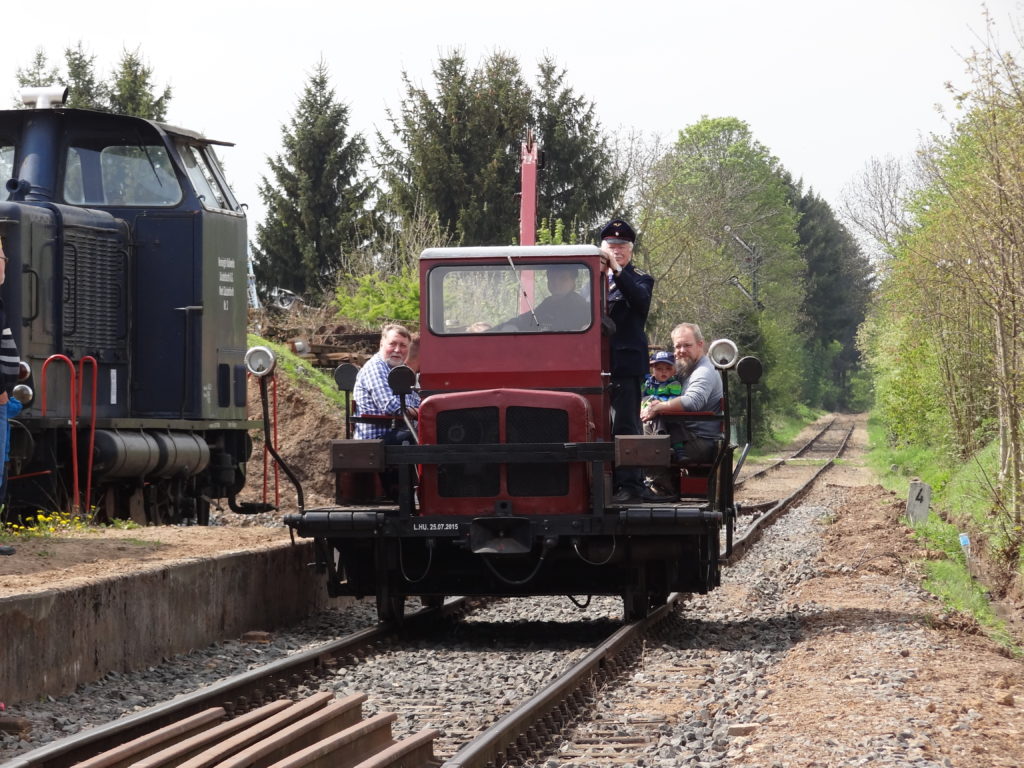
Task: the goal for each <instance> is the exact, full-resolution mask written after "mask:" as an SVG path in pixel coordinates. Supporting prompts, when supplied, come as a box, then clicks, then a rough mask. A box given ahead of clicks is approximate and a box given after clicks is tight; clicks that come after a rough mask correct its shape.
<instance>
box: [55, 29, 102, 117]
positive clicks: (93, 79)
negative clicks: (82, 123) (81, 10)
mask: <svg viewBox="0 0 1024 768" xmlns="http://www.w3.org/2000/svg"><path fill="white" fill-rule="evenodd" d="M64 63H65V66H66V68H67V77H66V78H65V81H64V82H65V83H67V86H68V98H67V101H66V102H65V106H68V107H71V108H73V109H98V110H106V109H108V105H109V103H110V101H109V96H108V94H107V86H106V84H105V83H103V82H102V81H101V80H100V79H99V78H98V77H97V75H96V57H95V56H94V55H90V54H88V53H86V52H85V48H84V47H83V46H82V41H81V40H79V41H78V44H77V45H76V46H75V47H74V48H66V49H64Z"/></svg>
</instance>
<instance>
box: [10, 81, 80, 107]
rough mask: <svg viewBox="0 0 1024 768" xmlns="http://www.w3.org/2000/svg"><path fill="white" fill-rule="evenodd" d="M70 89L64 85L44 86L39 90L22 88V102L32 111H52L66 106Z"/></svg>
mask: <svg viewBox="0 0 1024 768" xmlns="http://www.w3.org/2000/svg"><path fill="white" fill-rule="evenodd" d="M67 97H68V89H67V87H66V86H63V85H44V86H41V87H39V88H22V89H21V100H22V102H23V103H24V104H26V105H28V106H29V107H31V108H32V109H51V108H52V107H59V106H61V105H63V104H64V101H65V100H66V99H67Z"/></svg>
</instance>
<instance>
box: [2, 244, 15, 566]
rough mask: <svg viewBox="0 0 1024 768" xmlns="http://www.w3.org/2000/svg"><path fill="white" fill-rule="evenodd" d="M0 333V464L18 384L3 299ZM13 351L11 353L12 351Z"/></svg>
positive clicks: (7, 552)
mask: <svg viewBox="0 0 1024 768" xmlns="http://www.w3.org/2000/svg"><path fill="white" fill-rule="evenodd" d="M6 277H7V256H6V255H5V254H4V246H3V242H2V241H0V285H3V282H4V280H5V279H6ZM0 331H2V332H3V340H2V342H0V462H4V461H5V457H6V455H7V439H8V432H7V403H8V401H9V400H10V397H11V389H12V388H13V387H14V385H15V384H17V383H18V350H17V347H15V346H14V337H13V336H11V332H10V331H9V330H7V313H6V311H5V309H4V302H3V299H2V298H0ZM12 350H13V351H12ZM0 473H6V467H5V466H4V465H3V464H2V463H0ZM6 490H7V483H6V476H5V475H3V474H0V505H2V504H6ZM13 554H14V547H11V546H8V545H6V544H4V545H0V555H13Z"/></svg>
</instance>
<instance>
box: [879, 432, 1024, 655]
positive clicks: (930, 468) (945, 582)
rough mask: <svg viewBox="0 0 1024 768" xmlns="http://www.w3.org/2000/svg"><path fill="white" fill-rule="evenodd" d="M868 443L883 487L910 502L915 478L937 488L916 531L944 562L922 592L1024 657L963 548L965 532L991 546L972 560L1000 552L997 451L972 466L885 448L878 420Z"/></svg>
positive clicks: (930, 566) (928, 451)
mask: <svg viewBox="0 0 1024 768" xmlns="http://www.w3.org/2000/svg"><path fill="white" fill-rule="evenodd" d="M868 437H869V442H870V446H871V448H870V451H869V453H868V465H869V466H870V467H871V468H872V469H873V470H874V471H875V474H876V476H877V477H878V478H879V481H880V482H881V484H882V485H883V486H884V487H886V488H888V489H889V490H891V491H893V492H895V493H896V494H897V495H899V496H901V497H902V498H906V497H907V493H908V491H909V487H910V481H911V479H912V478H916V479H919V480H921V481H923V482H925V483H928V485H930V486H931V488H932V508H931V510H930V513H929V516H928V520H927V521H926V522H924V523H921V524H919V525H917V526H914V528H913V530H914V535H915V536H916V538H917V539H918V541H920V542H921V543H922V544H923V545H924V546H926V547H927V548H928V549H930V550H932V551H938V552H941V553H942V554H943V558H942V559H939V560H926V561H924V562H923V563H922V568H923V569H924V572H925V578H924V581H923V582H922V584H921V586H922V587H924V588H925V589H927V590H928V591H929V592H931V593H932V594H934V595H935V596H936V597H938V598H939V599H940V600H942V603H943V605H945V606H946V607H947V608H948V609H950V610H954V611H959V612H960V613H963V614H965V615H968V616H971V617H972V618H973V619H974V620H975V621H976V622H977V623H978V625H979V626H980V627H981V628H982V630H983V631H984V632H985V634H986V635H987V636H988V637H990V638H991V639H992V640H994V641H995V642H997V643H999V644H1000V645H1002V646H1004V647H1005V648H1007V649H1009V650H1010V651H1011V652H1012V653H1013V654H1014V655H1016V656H1020V655H1022V654H1024V651H1022V649H1021V648H1020V647H1019V646H1018V645H1017V644H1016V642H1015V641H1014V639H1013V636H1012V634H1011V633H1010V632H1009V631H1008V629H1007V627H1006V624H1005V623H1004V622H1003V621H1002V620H1001V619H999V617H998V616H997V615H996V613H995V611H994V610H993V607H992V603H991V600H990V596H989V590H988V588H987V587H986V586H985V585H984V584H982V583H981V582H980V581H978V580H977V579H976V578H975V577H974V576H973V575H972V573H971V569H970V567H969V564H968V562H967V556H966V554H965V552H964V551H963V549H962V548H961V546H960V533H961V531H964V530H965V529H966V530H969V531H970V537H971V539H977V538H979V537H980V538H981V539H983V540H984V542H985V544H987V546H985V547H979V546H976V545H974V546H973V547H972V548H973V553H972V557H979V556H980V555H978V554H977V553H978V552H979V551H981V550H992V549H994V548H997V547H998V546H999V543H1000V542H999V538H1000V533H999V532H998V530H996V529H995V528H994V526H993V525H992V518H991V517H990V514H989V513H990V509H991V495H990V494H989V488H990V486H989V484H988V480H987V478H989V477H992V472H991V469H990V467H991V466H992V462H993V461H994V459H995V453H994V449H993V448H992V447H989V448H986V449H985V450H984V451H981V452H980V453H979V454H978V456H977V457H975V459H974V460H973V461H970V462H967V463H964V464H960V465H954V463H953V462H952V461H950V459H949V457H947V456H945V455H944V454H943V453H942V452H940V451H938V450H935V449H934V448H920V447H895V448H894V447H891V446H888V445H886V440H885V431H884V428H883V427H882V425H881V424H879V423H878V422H877V421H876V420H875V419H874V418H871V419H869V420H868ZM951 510H952V511H951ZM980 543H981V542H977V544H980Z"/></svg>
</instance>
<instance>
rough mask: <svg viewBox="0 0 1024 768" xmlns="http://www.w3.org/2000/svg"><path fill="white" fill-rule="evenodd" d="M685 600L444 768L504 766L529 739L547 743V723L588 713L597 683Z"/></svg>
mask: <svg viewBox="0 0 1024 768" xmlns="http://www.w3.org/2000/svg"><path fill="white" fill-rule="evenodd" d="M681 597H682V596H681V595H680V594H679V593H678V592H673V593H672V594H671V595H669V597H668V600H666V602H665V604H664V605H663V606H661V607H660V608H658V609H657V610H656V611H654V612H653V613H651V615H649V616H648V617H646V618H644V619H641V620H639V621H635V622H633V623H631V624H626V625H625V626H623V627H621V628H619V629H618V630H616V632H615V633H614V634H613V635H612V636H611V637H609V638H608V639H607V640H605V641H604V642H603V643H601V645H599V646H598V647H597V648H595V649H594V650H593V651H591V652H590V653H588V654H587V655H586V656H585V657H584V658H583V659H581V660H580V661H578V662H577V663H576V664H574V665H573V666H572V667H570V668H569V669H568V670H567V671H566V672H565V674H563V675H561V676H559V678H558V679H557V680H554V681H552V682H551V683H550V684H549V685H547V686H546V687H545V688H543V689H542V690H540V691H539V692H537V693H536V694H534V695H533V696H531V697H530V698H529V699H527V700H526V701H524V702H523V703H521V704H520V705H519V706H517V707H516V708H515V709H514V710H512V711H511V712H509V713H508V714H507V715H505V716H504V717H502V718H501V719H499V720H498V721H497V722H496V723H495V724H494V725H493V726H491V727H490V728H488V729H487V730H486V731H485V732H484V733H482V734H480V735H479V736H477V737H476V738H475V739H473V740H472V741H470V742H469V743H468V744H466V745H465V746H464V747H463V748H462V749H460V750H459V751H458V752H456V753H455V755H453V756H452V757H451V758H450V759H449V760H446V761H445V762H444V763H442V765H441V768H482V767H483V766H488V765H503V764H504V763H505V761H506V760H507V758H508V756H509V754H508V753H509V752H510V751H515V750H517V749H519V748H520V746H525V744H523V741H524V740H525V741H526V742H530V741H533V742H535V743H536V742H537V741H539V740H546V739H547V738H548V735H547V732H548V731H550V730H552V728H551V726H550V725H549V724H546V723H544V722H543V720H544V719H545V718H548V717H550V718H551V720H553V721H554V723H555V725H556V726H557V727H561V726H562V725H564V724H566V723H567V722H569V721H570V720H571V719H572V716H573V713H571V712H569V711H568V707H569V706H573V707H575V708H582V697H583V692H584V691H586V690H587V689H590V688H593V687H594V680H595V678H597V677H599V676H602V675H604V676H611V675H613V674H615V673H617V672H618V671H619V670H618V669H617V667H618V664H617V657H618V656H620V655H621V654H624V653H626V652H627V651H628V650H629V648H630V647H631V646H632V645H634V644H636V643H639V642H640V640H642V639H643V637H644V634H645V633H646V632H647V630H648V629H649V628H650V627H652V626H653V625H655V624H658V623H660V622H661V621H663V620H665V619H666V618H667V617H668V616H669V614H670V613H671V611H672V609H673V607H674V606H675V604H676V603H677V602H678V601H679V600H680V599H681ZM570 699H575V700H576V701H575V702H574V704H573V705H567V702H568V701H569V700H570Z"/></svg>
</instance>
